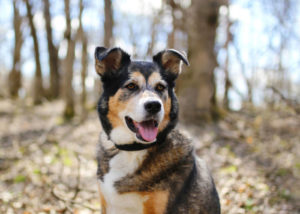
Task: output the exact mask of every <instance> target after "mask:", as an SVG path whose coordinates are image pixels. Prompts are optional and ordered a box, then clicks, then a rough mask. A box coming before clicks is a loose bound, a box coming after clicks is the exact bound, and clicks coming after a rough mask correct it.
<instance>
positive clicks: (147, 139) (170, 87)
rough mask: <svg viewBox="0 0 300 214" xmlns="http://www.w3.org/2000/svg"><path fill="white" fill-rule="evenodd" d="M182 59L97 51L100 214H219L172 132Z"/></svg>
mask: <svg viewBox="0 0 300 214" xmlns="http://www.w3.org/2000/svg"><path fill="white" fill-rule="evenodd" d="M182 63H185V64H187V65H188V60H187V59H186V57H185V55H184V54H182V53H180V52H178V51H176V50H172V49H168V50H164V51H161V52H159V53H158V54H156V55H155V56H153V61H152V62H148V61H132V60H131V59H130V55H128V54H127V53H126V52H125V51H123V50H122V49H120V48H112V49H106V48H103V47H97V48H96V50H95V67H96V71H97V73H98V74H99V75H100V76H101V81H102V83H103V94H102V96H101V98H100V100H99V103H98V113H99V118H100V121H101V124H102V128H103V131H102V133H101V135H100V144H99V147H98V151H97V161H98V170H97V176H98V180H99V185H98V186H99V193H100V199H101V213H102V214H106V213H107V214H163V213H165V214H171V213H172V214H176V213H178V214H179V213H180V214H181V213H182V214H183V213H184V214H185V213H188V214H218V213H220V204H219V198H218V193H217V191H216V188H215V185H214V182H213V179H212V177H211V175H210V173H209V170H208V169H207V167H206V165H205V163H204V162H203V161H202V160H201V159H199V158H198V157H197V156H196V154H195V151H194V148H193V145H192V142H191V140H189V139H188V138H187V137H185V136H183V135H182V134H181V133H180V132H179V131H178V130H175V129H174V128H175V126H176V123H177V120H178V102H177V99H176V95H175V93H174V87H175V81H176V79H177V77H178V75H179V74H180V72H181V66H182Z"/></svg>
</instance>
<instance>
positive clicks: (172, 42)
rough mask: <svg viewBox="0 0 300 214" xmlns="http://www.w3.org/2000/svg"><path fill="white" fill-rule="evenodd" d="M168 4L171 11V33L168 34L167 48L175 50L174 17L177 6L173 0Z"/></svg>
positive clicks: (175, 23)
mask: <svg viewBox="0 0 300 214" xmlns="http://www.w3.org/2000/svg"><path fill="white" fill-rule="evenodd" d="M168 4H169V5H170V7H171V9H172V11H171V12H172V31H171V32H170V33H169V34H168V48H175V32H176V29H177V26H178V24H177V19H176V16H175V11H176V9H177V5H176V3H175V2H174V0H169V1H168Z"/></svg>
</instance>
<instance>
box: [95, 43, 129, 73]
mask: <svg viewBox="0 0 300 214" xmlns="http://www.w3.org/2000/svg"><path fill="white" fill-rule="evenodd" d="M129 63H130V56H129V55H128V54H127V53H126V52H125V51H123V50H122V49H121V48H112V49H106V48H104V47H97V48H96V49H95V67H96V72H97V73H98V74H99V75H100V76H103V75H104V74H105V73H107V72H111V73H114V72H116V71H118V70H119V69H120V68H121V67H122V66H125V65H128V64H129Z"/></svg>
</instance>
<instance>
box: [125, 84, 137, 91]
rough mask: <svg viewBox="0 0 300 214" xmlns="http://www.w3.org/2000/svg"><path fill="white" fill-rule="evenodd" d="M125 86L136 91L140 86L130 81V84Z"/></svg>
mask: <svg viewBox="0 0 300 214" xmlns="http://www.w3.org/2000/svg"><path fill="white" fill-rule="evenodd" d="M125 88H127V89H129V90H130V91H135V90H137V89H138V88H139V87H138V86H137V85H136V84H134V83H129V84H128V85H126V86H125Z"/></svg>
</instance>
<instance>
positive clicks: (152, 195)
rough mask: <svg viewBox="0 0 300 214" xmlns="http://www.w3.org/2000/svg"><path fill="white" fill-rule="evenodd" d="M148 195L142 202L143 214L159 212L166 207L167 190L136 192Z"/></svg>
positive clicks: (162, 211) (157, 213)
mask: <svg viewBox="0 0 300 214" xmlns="http://www.w3.org/2000/svg"><path fill="white" fill-rule="evenodd" d="M138 194H141V195H142V196H146V197H148V199H147V201H145V202H144V210H143V214H161V213H164V212H165V210H166V208H167V203H168V197H169V193H168V192H167V191H156V192H145V193H138Z"/></svg>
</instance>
